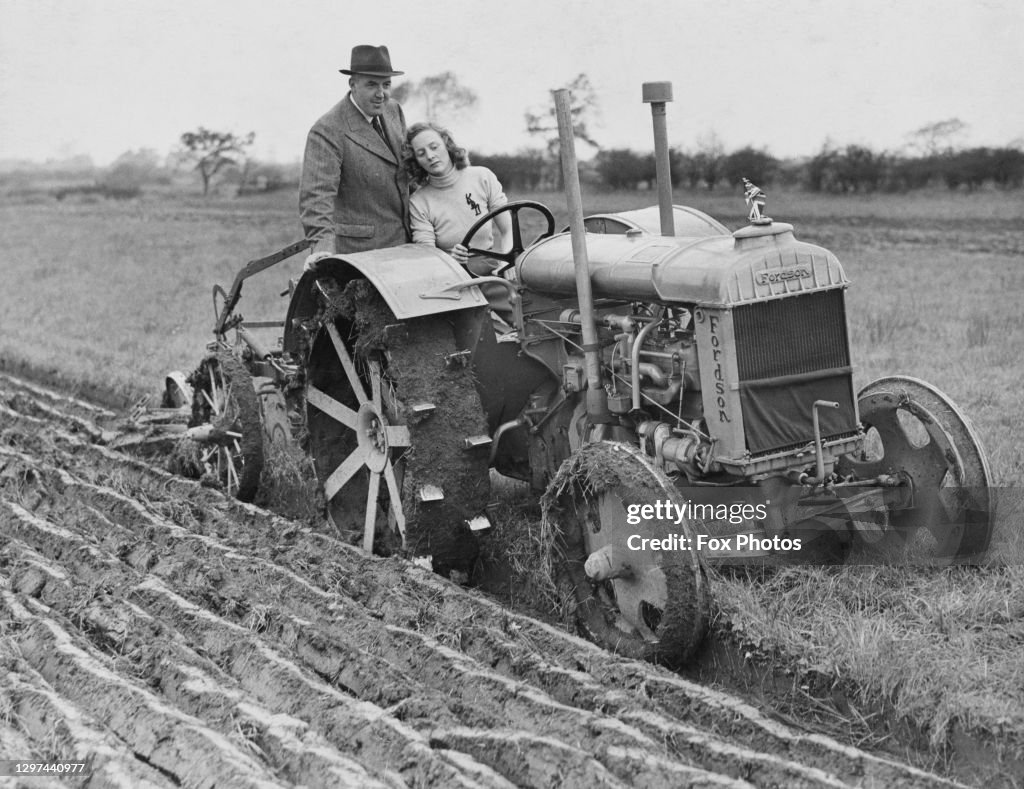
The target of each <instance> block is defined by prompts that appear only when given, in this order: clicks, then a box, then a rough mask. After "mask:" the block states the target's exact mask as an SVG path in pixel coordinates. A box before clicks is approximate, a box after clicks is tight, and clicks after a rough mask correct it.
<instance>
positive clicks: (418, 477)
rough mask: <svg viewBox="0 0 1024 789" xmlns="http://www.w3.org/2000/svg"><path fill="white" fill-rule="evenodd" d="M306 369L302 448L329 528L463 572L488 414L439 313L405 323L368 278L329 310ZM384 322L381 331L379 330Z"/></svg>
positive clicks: (483, 476) (480, 503)
mask: <svg viewBox="0 0 1024 789" xmlns="http://www.w3.org/2000/svg"><path fill="white" fill-rule="evenodd" d="M329 306H330V309H328V310H327V311H326V313H325V317H324V319H323V320H322V321H321V325H320V328H319V330H318V332H317V333H316V336H315V337H314V340H313V343H312V346H311V349H310V354H309V360H308V364H307V371H306V404H307V424H308V429H309V442H310V444H309V448H310V453H311V454H312V456H313V460H314V464H315V466H316V470H317V475H318V477H319V479H320V481H321V484H322V485H323V488H324V493H325V496H326V498H327V502H328V513H329V515H330V518H331V520H332V522H333V523H334V525H335V527H336V528H337V529H338V530H340V531H341V532H343V533H345V534H347V535H348V536H349V537H350V538H351V539H352V540H353V541H354V542H359V543H361V544H362V545H363V546H364V548H366V549H367V550H370V549H372V548H376V550H377V551H378V552H381V553H390V552H393V551H395V550H398V549H399V548H401V546H403V545H404V548H405V551H406V552H407V553H409V554H410V555H412V556H417V557H418V556H429V557H430V559H431V562H432V566H433V568H434V569H435V570H436V571H438V572H440V573H442V574H447V573H448V572H450V571H451V570H459V571H462V572H467V571H468V570H469V569H470V568H471V567H472V564H473V562H474V561H475V559H476V554H477V545H476V539H475V538H474V536H473V533H472V529H471V528H470V522H472V521H473V520H474V518H477V517H479V516H481V515H482V514H483V511H484V508H485V506H486V505H487V503H488V499H489V492H490V481H489V472H488V467H489V455H488V452H487V450H486V448H481V447H479V446H476V445H473V442H469V444H470V445H469V446H467V441H466V439H468V438H471V437H473V436H480V435H485V434H486V432H487V427H486V420H485V418H484V414H483V409H482V407H481V405H480V398H479V395H478V394H477V391H476V386H475V382H474V380H473V374H472V369H471V368H470V366H469V364H468V360H467V357H466V355H460V354H459V353H458V352H459V351H460V350H461V349H458V348H456V346H455V340H454V335H453V331H452V324H451V321H450V319H449V318H448V317H447V316H443V315H442V316H426V317H422V318H416V319H413V320H409V321H406V322H404V323H402V324H399V322H398V321H397V320H396V319H395V317H394V315H393V313H391V311H390V309H389V308H388V306H387V304H386V303H385V302H384V300H383V299H382V298H381V297H380V295H379V294H378V293H377V292H376V290H374V289H373V288H372V286H370V285H369V283H367V282H366V281H365V280H356V281H354V282H352V283H350V284H349V285H348V286H347V287H346V289H345V291H344V293H343V294H340V297H336V298H335V299H334V300H333V301H332V303H331V304H330V305H329ZM385 327H387V331H385Z"/></svg>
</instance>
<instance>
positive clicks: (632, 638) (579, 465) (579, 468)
mask: <svg viewBox="0 0 1024 789" xmlns="http://www.w3.org/2000/svg"><path fill="white" fill-rule="evenodd" d="M542 503H543V509H544V518H545V522H546V523H547V524H548V526H549V527H551V528H554V529H555V534H556V540H557V545H558V548H559V549H560V553H561V555H560V557H559V558H560V564H561V570H562V574H563V578H565V579H567V580H568V581H569V584H570V585H571V587H572V591H573V596H572V600H571V601H570V603H571V604H572V607H573V608H574V609H575V615H576V621H577V624H578V625H579V627H580V630H581V631H582V632H583V634H584V635H585V636H586V637H587V638H589V639H590V640H591V641H594V642H595V643H597V644H600V645H601V646H603V647H605V648H607V649H609V650H611V651H613V652H616V653H618V654H620V655H625V656H627V657H632V658H638V659H643V660H649V661H652V662H659V663H665V664H668V665H672V666H677V665H681V664H683V663H685V662H686V661H687V660H689V658H690V657H691V656H692V655H693V653H694V652H695V651H696V649H697V648H698V647H699V646H700V644H701V643H702V641H703V639H704V637H705V635H706V633H707V629H708V616H709V609H710V600H711V597H710V593H709V589H708V581H707V575H706V573H705V571H704V567H703V565H702V562H701V560H700V556H699V554H698V553H697V550H696V544H695V539H694V536H695V535H694V532H693V529H692V526H691V525H690V523H689V521H688V520H687V519H685V518H681V519H680V518H678V514H677V513H678V512H679V511H680V510H681V509H682V508H683V507H684V505H685V503H686V502H685V500H684V499H683V498H682V496H680V494H679V492H678V491H677V490H676V488H675V486H674V485H673V484H672V482H671V480H669V479H668V477H667V476H665V474H664V473H662V472H661V471H659V470H658V469H657V468H656V467H655V466H654V465H653V464H651V463H650V461H649V460H648V459H647V458H646V457H644V455H643V454H642V453H641V452H640V451H639V450H637V449H636V448H634V447H632V446H630V445H628V444H621V443H617V442H611V441H601V442H597V443H593V444H589V445H587V446H584V447H583V448H581V449H580V450H579V451H578V452H576V453H575V454H573V455H572V457H570V458H569V459H568V460H566V461H565V462H564V463H563V464H562V466H561V468H560V469H559V470H558V473H557V474H556V475H555V477H554V479H553V480H552V481H551V484H550V485H549V486H548V490H547V492H546V493H545V495H544V499H543V502H542ZM673 505H674V506H673ZM676 507H678V508H679V509H676ZM657 513H660V514H661V517H655V514H657ZM673 513H675V514H673ZM677 521H678V522H677Z"/></svg>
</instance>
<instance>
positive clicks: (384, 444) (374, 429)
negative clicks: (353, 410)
mask: <svg viewBox="0 0 1024 789" xmlns="http://www.w3.org/2000/svg"><path fill="white" fill-rule="evenodd" d="M387 424H388V423H387V420H386V419H385V418H384V415H383V414H381V413H380V412H379V411H378V410H377V408H376V407H375V406H374V404H373V403H372V402H370V401H367V402H365V403H363V404H362V405H361V406H359V411H358V412H357V417H356V439H357V441H358V442H359V449H360V451H361V452H362V453H363V462H364V463H366V466H367V468H369V469H370V471H383V470H384V467H385V465H387V461H388V450H389V449H390V447H389V445H388V435H387V431H386V430H385V427H387Z"/></svg>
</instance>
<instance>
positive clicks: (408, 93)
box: [391, 71, 477, 124]
mask: <svg viewBox="0 0 1024 789" xmlns="http://www.w3.org/2000/svg"><path fill="white" fill-rule="evenodd" d="M391 96H392V98H394V99H395V100H396V101H399V102H401V103H402V104H407V103H416V102H420V103H422V105H423V117H424V118H426V119H427V120H428V121H431V122H433V123H445V124H447V123H450V122H451V119H452V118H458V117H459V116H460V115H463V114H465V113H466V112H468V111H469V110H472V109H473V108H474V107H476V103H477V95H476V93H475V92H474V91H473V90H471V89H470V88H467V87H465V86H464V85H462V83H460V82H459V78H458V77H457V76H455V74H454V72H451V71H443V72H441V73H440V74H433V75H431V76H429V77H424V78H423V79H421V80H420V81H419V82H403V83H402V84H401V85H399V86H398V87H396V88H395V89H394V90H392V91H391Z"/></svg>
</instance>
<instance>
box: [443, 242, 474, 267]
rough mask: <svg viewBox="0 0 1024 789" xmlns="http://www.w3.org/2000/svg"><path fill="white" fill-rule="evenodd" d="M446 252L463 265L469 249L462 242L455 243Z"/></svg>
mask: <svg viewBox="0 0 1024 789" xmlns="http://www.w3.org/2000/svg"><path fill="white" fill-rule="evenodd" d="M448 254H449V255H451V256H452V257H453V258H455V262H456V263H461V264H462V265H463V266H465V265H466V263H467V261H469V250H468V249H466V248H465V247H464V246H462V244H456V245H455V246H454V247H452V248H451V251H450V252H449V253H448Z"/></svg>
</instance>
